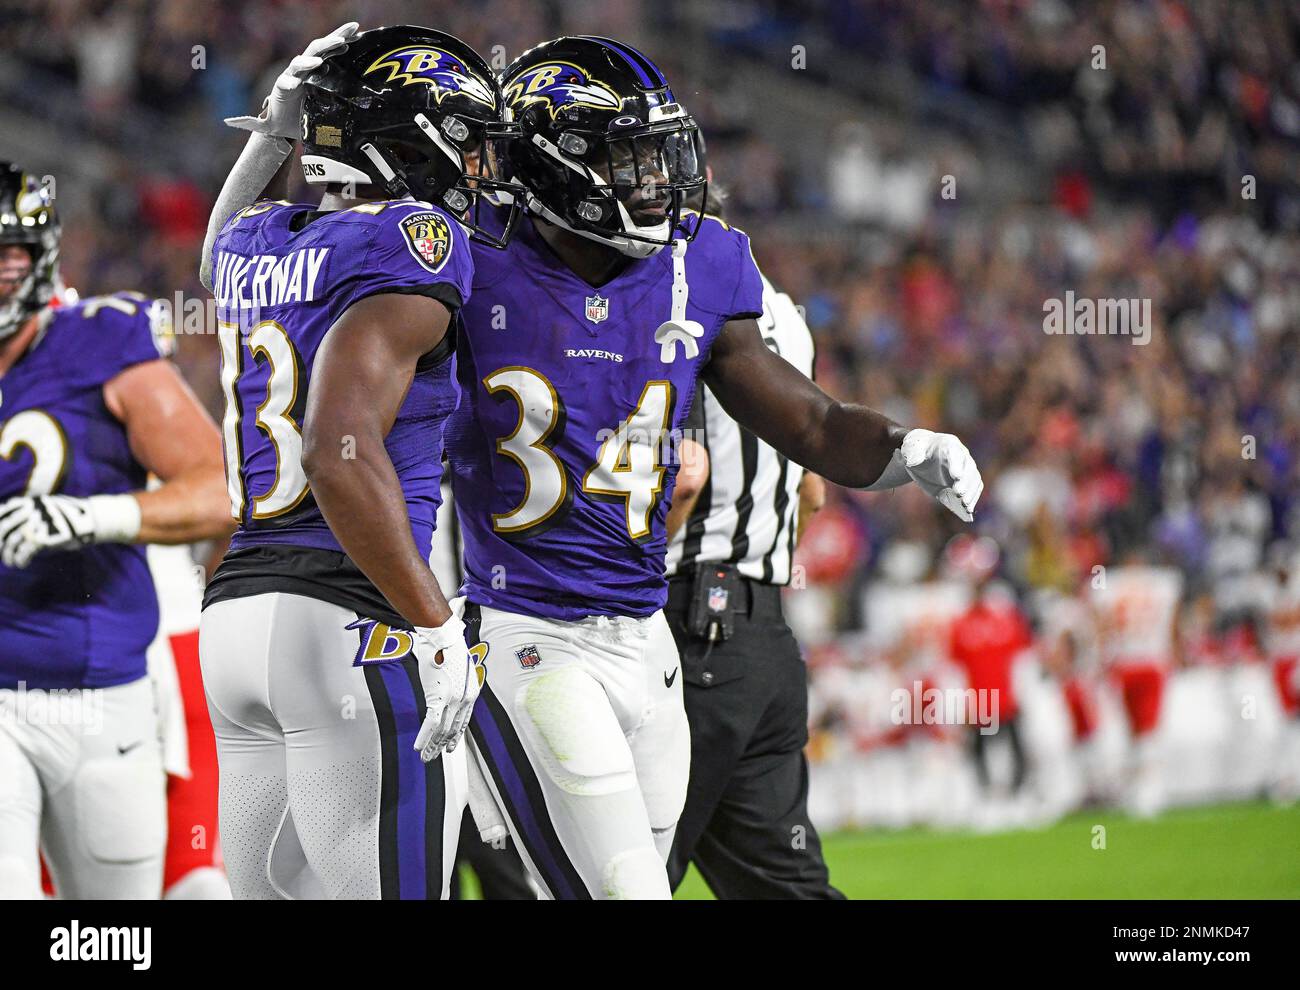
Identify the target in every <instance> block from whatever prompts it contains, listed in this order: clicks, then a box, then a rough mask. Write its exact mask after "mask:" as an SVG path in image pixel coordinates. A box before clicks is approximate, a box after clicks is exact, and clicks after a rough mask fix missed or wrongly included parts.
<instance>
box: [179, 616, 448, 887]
mask: <svg viewBox="0 0 1300 990" xmlns="http://www.w3.org/2000/svg"><path fill="white" fill-rule="evenodd" d="M350 627H351V628H350ZM199 657H200V661H201V663H202V666H203V683H204V686H205V688H206V690H207V696H208V709H209V711H210V712H211V714H212V727H213V729H214V730H215V732H216V737H217V758H218V762H219V763H220V767H221V796H220V819H219V824H220V830H221V843H222V852H223V854H224V857H225V862H226V870H227V872H228V874H229V876H230V886H231V890H232V891H233V893H234V896H235V897H236V898H315V897H329V898H381V897H382V898H398V897H400V898H403V899H417V900H422V899H439V898H445V897H446V896H447V890H448V883H449V881H450V878H451V870H452V869H453V868H454V865H455V859H456V843H457V839H458V837H459V833H460V823H461V817H462V815H463V814H464V810H465V803H466V790H467V786H466V780H465V749H464V745H463V744H462V746H461V747H459V748H458V749H457V751H456V752H454V753H451V754H448V755H444V756H442V757H441V758H439V759H437V760H434V761H433V762H432V763H427V764H426V763H422V762H421V761H420V756H419V754H418V753H417V752H416V751H415V750H414V748H413V743H414V741H415V735H416V733H417V732H418V731H419V728H420V723H421V721H423V719H424V712H425V701H424V690H423V688H422V687H421V684H420V676H419V671H418V669H417V665H416V661H415V657H414V656H413V655H412V654H411V653H410V637H409V636H405V635H403V634H401V633H400V632H395V631H393V630H391V629H389V628H388V627H387V626H385V625H383V624H380V623H376V622H373V621H370V620H366V619H363V618H361V617H360V616H358V615H357V613H355V612H352V611H350V610H348V609H345V608H341V607H339V606H337V605H331V604H329V603H328V602H323V601H319V600H317V599H315V598H307V597H304V596H302V595H290V594H283V593H278V592H277V593H274V594H263V595H254V596H251V597H248V598H237V599H231V600H227V601H220V602H215V603H213V604H212V605H210V606H208V607H207V608H206V609H204V611H203V619H202V622H201V624H200V627H199Z"/></svg>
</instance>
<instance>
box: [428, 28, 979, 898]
mask: <svg viewBox="0 0 1300 990" xmlns="http://www.w3.org/2000/svg"><path fill="white" fill-rule="evenodd" d="M502 89H503V91H504V93H505V96H506V99H507V101H508V103H509V106H510V109H511V110H512V111H513V114H514V119H515V121H516V123H517V124H518V126H519V127H520V129H521V135H520V136H519V137H518V138H517V139H515V140H514V141H512V142H511V144H510V146H509V151H508V154H507V158H508V164H509V166H510V168H511V171H512V174H513V177H514V178H515V179H516V180H517V181H519V182H520V183H522V185H523V187H524V190H525V192H524V196H523V198H524V200H525V203H526V206H527V209H528V213H529V218H528V221H527V222H525V223H524V224H523V225H522V226H521V229H520V231H519V232H518V233H517V234H516V235H515V237H514V239H513V241H512V242H511V244H510V246H509V248H508V249H507V250H506V252H504V254H502V253H500V252H498V253H495V254H493V253H490V252H480V253H479V255H478V256H477V257H476V270H475V278H474V293H473V296H472V298H471V300H470V302H469V304H468V305H467V306H466V309H465V311H464V314H463V315H464V321H465V334H464V335H463V337H462V339H461V342H460V345H459V369H458V375H459V380H460V383H461V387H462V390H463V396H462V402H461V406H460V409H459V410H458V411H457V413H456V414H455V416H454V417H453V420H452V425H451V426H450V427H449V429H448V455H449V458H450V462H451V464H452V468H453V471H454V487H455V493H456V502H457V505H458V506H459V507H460V516H461V522H462V527H463V532H464V537H465V567H466V579H465V584H464V588H463V591H464V594H465V595H466V596H467V598H468V600H469V602H470V605H469V606H468V607H467V609H466V622H467V625H468V627H469V630H470V635H471V639H472V641H473V642H475V644H476V645H477V646H479V647H480V648H482V649H483V650H484V651H485V660H484V664H485V667H486V670H487V683H486V684H485V686H484V689H483V692H482V694H481V696H480V698H479V701H478V704H477V707H476V709H475V716H474V720H473V722H472V723H471V729H470V731H471V735H472V738H473V741H474V749H475V753H476V757H477V758H478V759H479V760H480V761H481V764H482V766H483V768H484V770H485V776H486V778H487V780H488V781H489V782H490V785H491V790H492V792H493V795H494V797H495V798H496V801H497V803H498V805H499V810H500V811H501V813H502V816H503V818H504V820H505V821H506V823H507V824H508V827H509V829H510V832H511V834H512V835H513V836H514V838H515V839H516V842H517V843H518V845H519V848H520V851H521V852H522V853H523V855H524V857H525V859H526V861H527V863H528V865H529V867H530V869H531V870H532V871H533V873H534V876H535V877H536V879H537V880H538V882H539V884H540V885H541V886H542V888H543V890H544V891H545V892H546V893H547V894H548V895H549V896H551V897H557V898H588V897H592V898H619V897H639V898H666V897H668V896H670V895H669V887H668V881H667V877H666V874H665V870H664V865H663V860H664V857H665V856H666V855H667V853H668V851H669V848H670V847H671V844H672V839H673V830H674V827H675V823H676V821H677V816H678V814H679V812H680V810H681V807H682V803H683V800H684V796H685V789H686V781H687V772H688V762H689V741H688V728H687V723H686V718H685V715H684V713H683V709H682V697H681V689H682V684H681V678H680V676H679V670H678V656H677V650H676V647H675V645H674V642H673V637H672V635H671V633H670V631H669V628H668V624H667V622H666V621H665V619H664V617H663V613H662V611H661V609H662V607H663V605H664V602H665V598H666V592H667V583H666V580H665V578H664V568H663V558H664V552H665V545H666V539H665V518H666V515H667V512H668V507H669V501H670V499H671V495H672V489H673V482H674V479H675V476H676V470H677V466H676V463H675V458H674V457H673V450H672V446H673V445H672V442H671V440H670V437H671V435H672V431H673V430H675V429H677V428H678V427H680V425H681V423H682V422H683V420H684V419H685V417H686V415H687V412H688V410H689V406H690V402H691V397H692V396H693V395H694V393H695V385H696V381H697V379H699V378H702V379H703V380H704V381H705V382H706V383H707V384H708V386H709V387H710V388H711V389H712V390H713V392H714V394H715V395H717V396H718V398H719V399H720V400H721V401H722V403H723V404H724V406H725V407H726V408H727V410H728V412H730V413H731V414H732V415H733V416H734V417H735V418H736V419H737V420H739V421H740V422H741V423H743V424H744V425H746V426H748V427H750V428H751V429H752V430H753V431H754V432H755V433H757V434H758V435H759V436H761V437H763V438H764V439H765V440H767V441H768V442H769V443H771V444H772V445H773V446H774V447H776V448H777V449H778V450H780V451H782V452H783V453H785V454H786V455H787V456H789V457H790V458H792V459H793V460H795V461H797V462H799V463H802V464H804V465H805V466H807V467H808V468H809V469H811V470H813V471H816V472H817V473H819V474H821V475H823V476H825V477H827V478H830V479H831V480H833V481H835V482H838V483H840V484H844V485H849V486H853V487H859V488H872V487H875V488H883V487H893V486H895V485H898V484H901V483H904V482H906V481H908V480H913V479H915V480H917V481H918V482H919V483H921V484H922V486H923V487H925V488H926V489H927V490H928V491H930V492H931V494H933V495H935V496H936V497H938V498H940V500H941V501H943V502H944V504H945V505H947V506H948V507H949V508H951V509H952V510H953V511H954V512H956V513H957V514H958V515H960V516H961V517H962V518H964V519H966V520H969V519H970V518H971V510H972V509H973V508H974V506H975V502H976V500H977V499H978V497H979V494H980V490H981V488H982V483H981V481H980V477H979V472H978V470H977V469H976V468H975V465H974V462H973V461H972V460H971V458H970V455H969V454H968V453H967V452H966V449H965V448H964V447H963V446H962V445H961V443H960V442H959V441H958V440H957V439H956V438H955V437H951V436H936V435H935V434H932V433H928V432H927V431H923V430H915V431H910V432H909V431H907V430H905V429H903V428H902V427H899V426H898V425H897V424H894V423H892V422H891V421H889V420H888V419H886V418H885V417H883V416H881V415H880V414H878V413H876V412H873V411H872V410H870V409H867V408H865V407H862V406H853V405H848V404H845V403H840V402H835V401H833V400H831V399H830V398H829V397H828V396H826V395H825V394H824V393H823V392H821V391H820V389H818V388H817V386H816V385H814V384H813V383H812V382H811V381H810V380H809V379H808V378H807V377H805V376H804V375H802V374H800V373H799V372H798V371H797V370H796V369H794V368H793V367H792V366H791V365H790V364H789V363H787V362H786V361H784V360H782V359H781V358H779V357H777V356H776V355H775V354H773V353H772V352H771V351H770V350H769V349H768V348H767V347H766V346H765V344H764V342H763V340H762V337H761V335H760V333H759V330H758V327H757V324H756V322H755V319H756V318H757V317H758V316H759V315H760V314H761V313H762V309H763V301H762V293H763V287H762V280H761V277H760V275H759V273H758V269H757V268H756V266H755V264H754V261H753V257H752V255H751V253H750V247H749V239H748V237H747V236H746V235H745V234H744V233H743V232H742V231H739V230H737V229H735V228H732V227H730V226H728V225H727V224H725V223H723V222H722V221H720V220H718V219H716V218H713V217H709V216H702V215H699V214H693V213H688V212H686V211H684V210H683V209H682V203H683V201H684V199H685V198H686V197H688V196H690V195H691V194H692V193H696V192H699V191H700V189H701V187H702V186H703V185H704V175H705V172H704V161H703V146H702V142H701V140H700V137H699V134H698V131H697V128H696V126H695V123H694V121H693V120H692V119H691V117H690V116H689V115H688V114H687V112H686V110H685V108H684V107H683V106H682V105H681V104H680V103H679V102H678V101H677V100H676V98H675V97H674V95H673V93H672V91H671V89H670V88H669V86H668V82H667V80H666V79H665V78H664V76H663V74H662V73H661V72H660V71H659V70H658V69H657V68H656V67H655V65H654V64H653V63H652V62H650V60H649V59H647V58H646V57H645V56H644V55H642V54H641V53H640V52H638V51H636V50H635V49H633V48H630V47H628V46H626V45H622V44H619V43H618V42H615V41H611V40H609V39H603V38H561V39H558V40H556V41H552V42H548V43H546V44H543V45H540V46H538V47H537V48H534V49H532V50H530V51H528V52H526V53H525V54H524V55H522V56H521V57H520V58H519V59H517V60H516V61H515V62H514V63H513V64H511V65H510V66H509V67H508V68H507V69H506V71H505V73H504V74H503V78H502ZM722 604H723V606H725V603H722Z"/></svg>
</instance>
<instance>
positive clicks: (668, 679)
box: [664, 667, 678, 688]
mask: <svg viewBox="0 0 1300 990" xmlns="http://www.w3.org/2000/svg"><path fill="white" fill-rule="evenodd" d="M677 670H678V668H676V667H674V668H673V672H672V673H671V674H664V687H666V688H670V687H672V686H673V681H675V680H677Z"/></svg>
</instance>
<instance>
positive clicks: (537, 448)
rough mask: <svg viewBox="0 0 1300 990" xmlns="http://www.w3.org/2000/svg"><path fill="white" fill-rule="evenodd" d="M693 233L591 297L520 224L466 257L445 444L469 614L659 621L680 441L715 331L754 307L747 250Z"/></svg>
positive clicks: (736, 239) (757, 283)
mask: <svg viewBox="0 0 1300 990" xmlns="http://www.w3.org/2000/svg"><path fill="white" fill-rule="evenodd" d="M697 223H698V224H700V225H701V228H700V232H699V236H698V237H697V238H696V239H695V240H694V241H692V242H690V243H689V244H685V242H682V244H684V245H685V246H684V249H683V247H682V245H680V244H679V245H678V247H677V248H676V249H674V248H664V249H663V250H662V251H660V252H659V253H658V254H656V255H655V256H653V257H651V258H648V259H645V260H643V261H635V262H632V263H631V264H629V265H628V266H627V268H625V269H624V270H623V271H622V272H621V273H620V274H619V275H618V276H617V277H615V278H614V279H612V280H611V281H609V282H608V283H606V284H605V285H602V286H600V287H599V288H596V287H593V286H591V285H589V284H587V283H586V282H584V281H583V280H582V279H581V278H579V277H578V276H577V275H575V274H574V273H573V272H572V271H571V270H570V269H569V268H568V267H567V266H565V265H564V264H563V263H562V262H560V261H559V260H558V259H557V258H556V257H555V255H554V254H553V253H552V252H551V250H550V248H548V247H547V246H546V244H545V243H544V242H543V241H542V240H541V238H540V237H539V236H538V234H537V232H536V231H535V230H534V229H533V227H532V225H531V223H528V222H525V223H523V224H522V225H521V227H520V231H519V233H517V234H516V235H515V237H514V239H513V240H512V241H511V243H510V246H509V247H508V248H507V249H506V250H505V251H503V252H502V251H494V250H491V249H482V250H478V249H476V252H475V263H476V266H477V267H476V273H475V280H474V296H473V298H472V299H471V301H470V303H469V304H468V305H467V306H466V307H465V310H464V314H463V315H464V321H465V325H464V331H465V332H464V333H463V334H462V336H461V340H460V343H459V348H458V354H457V360H458V362H459V370H458V374H459V377H460V383H461V390H462V399H461V407H460V409H459V410H458V411H457V412H456V414H455V415H454V416H453V417H452V424H451V425H450V426H449V427H448V431H447V438H448V439H447V451H448V456H449V458H450V461H451V465H452V470H453V479H454V489H455V495H456V504H457V507H458V509H459V516H460V520H461V524H462V528H463V532H464V539H465V584H464V587H463V589H462V590H463V591H464V593H465V594H467V595H468V597H469V599H470V601H472V602H474V603H476V604H480V605H487V606H490V607H493V608H499V609H503V610H505V611H509V612H516V613H523V614H527V615H538V616H542V617H546V618H554V619H564V620H573V619H579V618H582V617H583V616H587V615H634V616H644V615H649V614H651V613H653V612H654V611H655V610H657V609H659V608H661V607H662V606H663V604H664V601H665V599H666V597H667V582H666V579H665V578H664V564H663V557H664V551H665V546H666V533H665V520H666V519H667V515H668V506H669V502H670V497H671V494H672V489H673V484H674V482H675V480H676V476H677V463H676V461H677V458H676V440H677V437H678V435H679V434H678V432H677V431H679V429H680V426H681V423H682V422H683V420H684V419H685V418H686V414H687V412H688V411H689V407H690V404H691V401H692V399H693V397H694V393H695V382H696V378H697V377H698V376H699V373H700V369H701V368H702V367H703V365H704V364H705V362H706V361H707V360H708V355H709V348H710V347H711V346H712V344H713V340H714V338H715V337H716V336H717V334H718V332H719V331H720V330H721V329H722V327H723V324H725V323H726V322H727V321H728V320H731V319H740V318H746V317H756V316H758V315H759V314H761V313H762V310H763V284H762V280H761V277H760V275H759V273H758V268H757V266H756V265H755V264H754V259H753V256H752V255H751V253H750V248H749V238H748V237H747V236H746V235H745V234H744V233H743V232H741V231H739V230H736V229H735V228H732V227H729V226H727V225H726V224H724V223H722V222H721V221H719V220H716V219H715V218H713V217H706V218H703V219H701V218H700V217H698V216H696V215H694V214H692V215H689V216H688V217H687V218H686V219H684V220H683V224H697ZM683 296H684V300H683ZM683 302H684V305H683Z"/></svg>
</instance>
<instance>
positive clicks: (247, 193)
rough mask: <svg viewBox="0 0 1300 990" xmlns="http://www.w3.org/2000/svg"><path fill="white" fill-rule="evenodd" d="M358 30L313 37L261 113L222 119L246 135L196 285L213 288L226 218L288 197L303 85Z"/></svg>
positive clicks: (212, 222) (345, 27) (212, 221)
mask: <svg viewBox="0 0 1300 990" xmlns="http://www.w3.org/2000/svg"><path fill="white" fill-rule="evenodd" d="M358 27H359V26H358V24H357V22H356V21H348V22H347V23H346V24H342V25H340V26H339V27H336V28H335V29H334V30H333V31H331V32H330V33H329V34H327V35H323V36H321V37H319V38H314V39H313V40H312V41H311V42H310V43H309V44H308V45H307V47H306V49H305V50H304V51H303V53H302V54H301V55H297V56H295V57H294V59H293V61H291V62H290V63H289V64H288V65H287V66H285V68H284V71H283V72H281V73H280V75H279V76H278V77H277V78H276V80H275V86H274V87H273V88H272V89H271V92H270V94H269V95H268V96H267V97H266V99H265V100H263V101H262V112H261V113H260V114H258V115H257V116H256V117H227V118H226V123H227V124H229V125H230V126H231V127H235V128H238V129H239V130H243V131H248V132H249V135H248V143H247V144H245V145H244V150H243V152H241V153H240V156H239V160H238V161H236V162H235V165H234V168H232V169H231V170H230V174H229V175H227V176H226V181H225V183H224V184H223V185H222V187H221V192H220V194H219V195H218V196H217V201H216V203H215V204H213V207H212V215H211V216H210V217H209V218H208V231H207V235H206V236H205V237H204V239H203V253H202V255H201V256H200V258H199V281H201V282H202V283H203V285H204V287H205V288H207V289H209V290H211V289H212V245H213V243H215V241H216V239H217V234H219V233H220V232H221V228H222V227H223V226H224V225H225V222H226V221H227V220H228V219H229V218H230V215H231V214H232V213H234V212H235V211H236V210H241V209H243V208H244V207H245V206H248V205H249V204H251V203H254V202H256V201H257V200H259V199H265V198H267V197H271V198H277V199H278V198H281V197H283V196H284V195H286V193H287V190H288V183H289V169H290V167H291V163H292V157H293V142H294V141H295V140H296V139H297V138H298V137H299V136H300V135H301V130H302V100H303V90H302V83H303V80H304V79H306V78H307V77H308V76H309V75H311V74H312V73H313V72H315V71H316V70H317V69H318V68H320V66H321V63H322V62H324V60H325V57H326V56H328V55H330V54H332V53H334V52H338V51H342V50H344V49H346V48H347V45H348V42H350V41H352V40H353V39H354V38H355V37H356V36H357V31H358Z"/></svg>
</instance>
